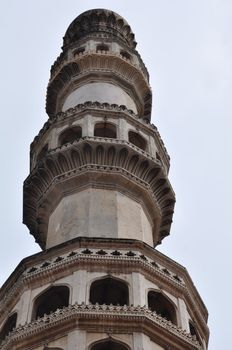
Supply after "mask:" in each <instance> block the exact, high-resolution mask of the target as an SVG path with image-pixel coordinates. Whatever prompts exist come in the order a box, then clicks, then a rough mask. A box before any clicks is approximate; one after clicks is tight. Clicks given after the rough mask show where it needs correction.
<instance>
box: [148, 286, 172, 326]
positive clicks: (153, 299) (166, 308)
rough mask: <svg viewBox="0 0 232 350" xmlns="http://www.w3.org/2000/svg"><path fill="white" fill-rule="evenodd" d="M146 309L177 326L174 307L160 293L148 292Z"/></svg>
mask: <svg viewBox="0 0 232 350" xmlns="http://www.w3.org/2000/svg"><path fill="white" fill-rule="evenodd" d="M148 307H149V309H150V310H152V311H155V312H156V313H157V314H159V315H161V316H162V317H165V318H166V319H167V320H168V321H171V322H172V323H174V324H177V320H176V310H175V307H174V306H173V304H172V302H171V301H170V300H169V299H168V298H167V297H165V296H164V295H163V294H162V293H160V292H155V291H150V292H149V293H148Z"/></svg>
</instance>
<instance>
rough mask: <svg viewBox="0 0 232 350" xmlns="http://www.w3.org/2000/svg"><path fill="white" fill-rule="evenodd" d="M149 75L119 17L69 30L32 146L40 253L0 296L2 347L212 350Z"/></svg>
mask: <svg viewBox="0 0 232 350" xmlns="http://www.w3.org/2000/svg"><path fill="white" fill-rule="evenodd" d="M151 107H152V92H151V88H150V85H149V74H148V72H147V69H146V67H145V65H144V63H143V61H142V59H141V57H140V55H139V53H138V52H137V51H136V41H135V38H134V34H133V32H132V30H131V28H130V26H129V25H128V23H127V22H126V21H125V20H124V19H123V18H122V17H121V16H119V15H118V14H116V13H114V12H112V11H109V10H104V9H95V10H90V11H87V12H84V13H83V14H81V15H80V16H78V17H77V18H76V19H75V20H74V21H73V22H72V23H71V25H70V26H69V28H68V29H67V31H66V33H65V36H64V38H63V47H62V52H61V54H60V56H59V57H58V58H57V60H56V61H55V63H54V64H53V66H52V68H51V76H50V80H49V83H48V88H47V101H46V111H47V114H48V121H47V122H46V123H45V124H44V126H43V128H42V129H41V130H40V132H39V134H38V135H37V136H36V137H35V139H34V141H33V142H32V144H31V151H30V174H29V176H28V178H27V179H26V180H25V182H24V205H23V222H24V223H25V224H26V225H27V227H28V228H29V230H30V233H31V234H32V235H33V236H34V237H35V240H36V242H37V243H38V244H39V245H40V247H41V248H42V252H40V253H38V254H35V255H33V256H30V257H28V258H26V259H24V260H23V261H22V262H21V263H20V264H19V266H18V267H17V268H16V269H15V271H14V272H13V274H12V275H11V276H10V277H9V278H8V280H7V281H6V282H5V284H4V285H3V287H2V288H1V290H0V349H2V350H7V349H11V350H12V349H13V350H19V349H20V350H21V349H23V350H29V349H30V350H32V349H33V350H45V349H46V350H48V349H53V350H87V349H88V350H167V349H169V350H181V349H183V350H188V349H193V350H194V349H199V350H200V349H202V350H205V349H207V343H208V336H209V332H208V327H207V317H208V313H207V310H206V308H205V306H204V304H203V302H202V300H201V298H200V295H199V294H198V292H197V290H196V288H195V286H194V284H193V282H192V280H191V278H190V276H189V275H188V273H187V271H186V269H185V268H184V267H182V266H181V265H179V264H178V263H176V262H174V261H173V260H171V259H170V258H168V257H167V256H165V255H163V254H161V253H160V252H158V251H157V250H156V249H155V247H156V246H157V245H158V244H160V243H161V241H162V240H163V238H165V237H166V236H168V235H169V233H170V227H171V223H172V216H173V210H174V204H175V195H174V192H173V189H172V187H171V184H170V182H169V180H168V171H169V156H168V153H167V150H166V148H165V146H164V144H163V142H162V139H161V137H160V135H159V132H158V130H157V128H156V127H155V126H154V125H153V124H151V123H150V120H151Z"/></svg>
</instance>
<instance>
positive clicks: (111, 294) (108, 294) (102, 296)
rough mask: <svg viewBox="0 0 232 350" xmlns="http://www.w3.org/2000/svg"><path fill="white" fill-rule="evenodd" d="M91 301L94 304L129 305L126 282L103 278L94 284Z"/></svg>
mask: <svg viewBox="0 0 232 350" xmlns="http://www.w3.org/2000/svg"><path fill="white" fill-rule="evenodd" d="M89 299H90V302H91V303H92V304H96V303H98V304H100V305H102V304H106V305H110V304H113V305H128V302H129V291H128V287H127V285H126V284H125V283H124V282H121V281H119V280H116V279H114V278H111V277H107V278H102V279H100V280H97V281H95V282H93V283H92V285H91V288H90V298H89Z"/></svg>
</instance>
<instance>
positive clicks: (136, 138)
mask: <svg viewBox="0 0 232 350" xmlns="http://www.w3.org/2000/svg"><path fill="white" fill-rule="evenodd" d="M128 136H129V142H130V143H133V145H135V146H137V147H139V148H141V149H142V150H143V151H145V150H146V148H147V142H146V140H145V139H144V138H143V137H142V136H141V135H139V134H138V133H137V132H134V131H129V135H128Z"/></svg>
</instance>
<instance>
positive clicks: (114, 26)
mask: <svg viewBox="0 0 232 350" xmlns="http://www.w3.org/2000/svg"><path fill="white" fill-rule="evenodd" d="M91 34H95V35H97V36H101V37H104V36H106V37H111V38H112V37H115V38H117V39H119V40H121V41H123V43H124V44H126V45H127V46H128V47H130V48H132V49H134V48H135V47H136V41H135V36H134V33H133V32H132V30H131V28H130V26H129V24H128V23H127V22H126V20H125V19H124V18H123V17H121V16H120V15H118V14H117V13H115V12H112V11H110V10H105V9H92V10H89V11H86V12H83V13H82V14H81V15H79V16H78V17H77V18H76V19H74V21H73V22H72V23H71V24H70V26H69V27H68V29H67V31H66V33H65V36H64V39H63V50H65V49H66V48H67V46H69V45H72V44H73V43H75V42H77V41H78V40H80V39H82V38H84V37H85V36H87V35H91Z"/></svg>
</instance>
